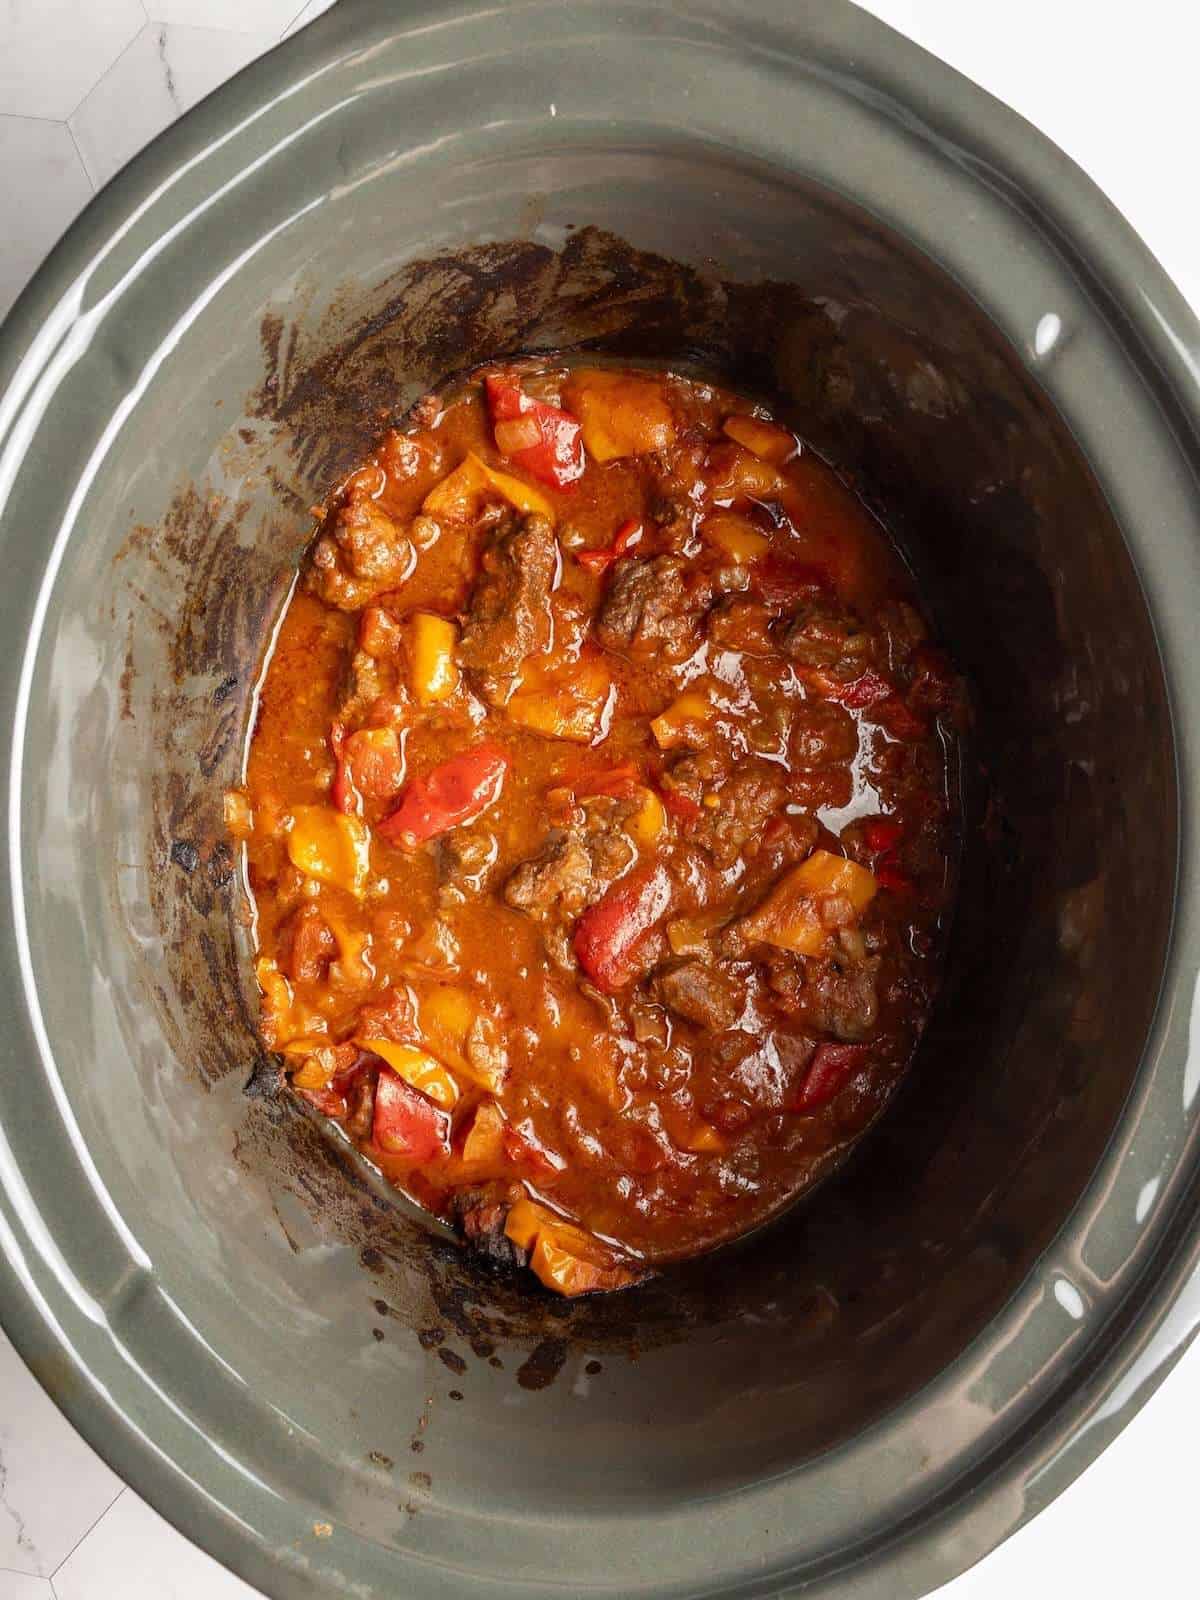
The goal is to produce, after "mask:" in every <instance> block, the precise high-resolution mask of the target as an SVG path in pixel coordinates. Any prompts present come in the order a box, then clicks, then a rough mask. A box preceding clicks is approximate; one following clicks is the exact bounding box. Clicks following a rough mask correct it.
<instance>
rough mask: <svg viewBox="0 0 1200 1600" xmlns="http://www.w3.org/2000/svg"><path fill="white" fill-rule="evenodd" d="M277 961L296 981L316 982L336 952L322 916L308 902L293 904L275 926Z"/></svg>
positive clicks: (331, 935)
mask: <svg viewBox="0 0 1200 1600" xmlns="http://www.w3.org/2000/svg"><path fill="white" fill-rule="evenodd" d="M278 938H279V946H278V948H279V965H280V966H281V967H282V968H283V970H284V972H286V973H287V975H288V977H289V978H291V979H292V980H293V981H294V982H296V983H318V982H320V980H321V979H322V978H323V977H324V976H325V973H326V971H327V970H328V967H329V963H330V962H331V961H332V960H333V959H334V957H335V956H336V955H337V953H338V947H337V940H336V939H335V938H334V936H333V933H332V932H331V930H330V928H329V925H328V924H327V923H326V921H325V919H324V917H322V915H321V913H320V912H319V911H318V910H317V908H316V906H314V905H312V904H311V903H309V904H306V905H300V906H297V907H296V909H295V911H293V912H292V913H291V914H290V916H288V918H287V919H286V921H285V922H284V923H283V925H282V927H281V928H280V930H279V935H278Z"/></svg>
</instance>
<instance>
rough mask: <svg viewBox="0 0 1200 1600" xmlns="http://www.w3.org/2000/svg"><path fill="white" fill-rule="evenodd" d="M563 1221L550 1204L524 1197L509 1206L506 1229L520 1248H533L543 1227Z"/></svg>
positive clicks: (505, 1223) (553, 1225)
mask: <svg viewBox="0 0 1200 1600" xmlns="http://www.w3.org/2000/svg"><path fill="white" fill-rule="evenodd" d="M561 1222H562V1218H561V1217H560V1216H559V1215H558V1213H557V1212H556V1211H551V1210H550V1208H549V1206H540V1205H538V1203H537V1201H536V1200H529V1199H524V1198H523V1199H520V1200H518V1201H516V1202H515V1203H514V1204H513V1205H512V1206H510V1207H509V1211H508V1216H507V1217H506V1219H505V1222H504V1231H505V1233H506V1234H507V1235H508V1237H509V1238H510V1239H511V1240H512V1242H513V1243H514V1244H515V1245H516V1247H517V1249H518V1250H532V1248H533V1241H534V1240H535V1239H536V1238H537V1236H538V1234H539V1233H540V1232H541V1230H542V1229H543V1228H547V1227H555V1226H557V1225H558V1224H559V1223H561Z"/></svg>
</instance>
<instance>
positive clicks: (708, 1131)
mask: <svg viewBox="0 0 1200 1600" xmlns="http://www.w3.org/2000/svg"><path fill="white" fill-rule="evenodd" d="M680 1143H681V1145H682V1147H683V1149H685V1150H690V1151H692V1152H693V1153H694V1154H696V1155H706V1154H708V1153H709V1152H710V1151H713V1150H724V1148H725V1141H724V1139H723V1138H722V1137H721V1135H720V1134H719V1133H718V1132H717V1130H716V1129H715V1128H714V1127H713V1126H712V1125H711V1123H708V1122H696V1123H693V1125H692V1127H691V1128H690V1129H689V1130H688V1132H687V1133H686V1134H685V1135H684V1136H683V1138H682V1139H681V1141H680Z"/></svg>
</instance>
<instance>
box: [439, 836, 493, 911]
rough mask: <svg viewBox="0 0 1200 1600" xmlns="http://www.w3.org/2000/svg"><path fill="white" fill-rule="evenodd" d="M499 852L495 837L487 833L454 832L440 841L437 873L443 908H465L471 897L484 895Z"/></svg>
mask: <svg viewBox="0 0 1200 1600" xmlns="http://www.w3.org/2000/svg"><path fill="white" fill-rule="evenodd" d="M498 852H499V845H498V844H497V841H496V836H495V834H492V833H488V832H487V831H486V829H479V828H452V829H451V830H450V832H449V833H447V834H446V835H445V836H444V837H443V838H442V839H440V840H439V841H438V845H437V869H438V880H439V883H440V889H439V898H440V899H441V901H442V902H443V904H445V905H455V904H461V902H462V901H463V900H465V899H466V898H467V896H468V895H477V894H482V893H483V892H484V890H485V889H486V888H487V886H488V879H489V877H490V875H491V870H492V868H493V867H494V866H495V864H496V856H497V854H498Z"/></svg>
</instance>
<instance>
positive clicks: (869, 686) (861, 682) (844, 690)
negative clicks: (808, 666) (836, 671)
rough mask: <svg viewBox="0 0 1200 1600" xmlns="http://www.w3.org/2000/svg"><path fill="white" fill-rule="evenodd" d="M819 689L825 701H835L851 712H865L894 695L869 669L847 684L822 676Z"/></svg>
mask: <svg viewBox="0 0 1200 1600" xmlns="http://www.w3.org/2000/svg"><path fill="white" fill-rule="evenodd" d="M820 689H821V693H822V694H823V695H824V696H825V698H826V699H827V700H835V701H836V702H837V703H838V705H841V706H848V707H849V708H850V710H851V711H865V710H866V708H867V707H868V706H877V705H880V704H882V702H883V701H884V700H888V699H890V698H891V696H892V695H893V694H894V693H895V690H894V689H893V688H892V686H891V684H890V683H889V682H888V681H887V679H886V678H884V677H881V676H880V674H879V673H878V672H873V671H872V670H871V668H870V667H868V668H867V670H866V671H865V672H863V673H860V674H859V676H858V677H857V678H853V679H851V681H850V682H849V683H838V682H837V680H836V679H832V678H826V677H825V676H824V674H822V675H821V683H820Z"/></svg>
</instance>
